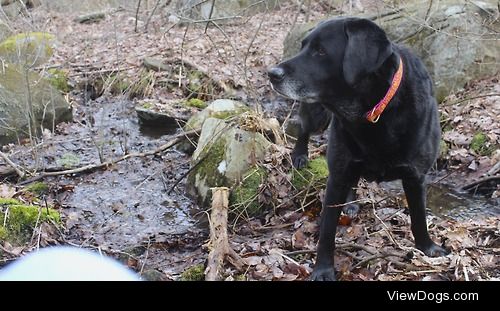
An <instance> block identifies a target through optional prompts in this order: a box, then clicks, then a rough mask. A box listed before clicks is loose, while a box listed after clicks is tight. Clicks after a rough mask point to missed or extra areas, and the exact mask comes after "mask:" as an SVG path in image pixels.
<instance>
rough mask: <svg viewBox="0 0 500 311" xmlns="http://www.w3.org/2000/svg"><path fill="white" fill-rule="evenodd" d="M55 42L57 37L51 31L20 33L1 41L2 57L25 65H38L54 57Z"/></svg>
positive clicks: (4, 59)
mask: <svg viewBox="0 0 500 311" xmlns="http://www.w3.org/2000/svg"><path fill="white" fill-rule="evenodd" d="M54 43H55V37H54V35H52V34H49V33H45V32H28V33H20V34H17V35H14V36H10V37H8V38H7V39H5V40H4V41H3V42H1V43H0V59H2V60H3V61H5V62H7V63H14V64H19V65H22V66H23V67H37V66H40V65H42V64H44V63H46V62H47V61H48V60H49V58H51V57H52V54H53V52H54V51H53V46H54Z"/></svg>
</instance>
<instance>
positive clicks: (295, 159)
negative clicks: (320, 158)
mask: <svg viewBox="0 0 500 311" xmlns="http://www.w3.org/2000/svg"><path fill="white" fill-rule="evenodd" d="M307 162H309V159H308V158H307V154H293V153H292V164H293V167H295V168H296V169H301V168H303V167H306V166H307Z"/></svg>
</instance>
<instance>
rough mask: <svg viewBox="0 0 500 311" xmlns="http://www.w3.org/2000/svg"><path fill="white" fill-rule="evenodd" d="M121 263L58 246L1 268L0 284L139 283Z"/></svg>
mask: <svg viewBox="0 0 500 311" xmlns="http://www.w3.org/2000/svg"><path fill="white" fill-rule="evenodd" d="M139 280H140V278H139V277H138V275H137V274H135V273H134V272H132V271H131V270H129V269H128V268H126V267H125V266H123V265H122V264H121V263H119V262H118V261H116V260H114V259H111V258H109V257H106V256H104V255H99V254H98V253H95V252H91V251H89V250H85V249H81V248H77V247H68V246H57V247H47V248H43V249H40V250H38V251H36V252H32V253H30V254H28V255H26V256H24V257H21V258H19V259H17V260H16V261H15V262H13V263H11V264H9V265H7V266H6V267H4V268H2V269H0V281H139Z"/></svg>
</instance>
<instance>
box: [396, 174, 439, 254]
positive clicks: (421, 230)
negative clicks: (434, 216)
mask: <svg viewBox="0 0 500 311" xmlns="http://www.w3.org/2000/svg"><path fill="white" fill-rule="evenodd" d="M403 189H404V191H405V195H406V199H407V201H408V207H409V209H410V217H411V231H412V233H413V237H414V238H415V246H416V247H417V248H418V249H419V250H421V251H423V252H424V253H425V254H426V255H427V256H431V257H438V256H444V255H446V254H448V251H447V250H445V249H444V248H442V247H440V246H438V245H437V244H436V243H434V242H433V241H432V239H431V237H430V236H429V232H428V231H427V221H426V217H425V201H426V191H425V189H426V187H425V183H424V177H421V178H404V179H403Z"/></svg>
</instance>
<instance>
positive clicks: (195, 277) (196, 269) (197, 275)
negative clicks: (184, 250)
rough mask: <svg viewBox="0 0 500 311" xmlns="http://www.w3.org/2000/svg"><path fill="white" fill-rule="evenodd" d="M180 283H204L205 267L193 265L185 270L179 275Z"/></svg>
mask: <svg viewBox="0 0 500 311" xmlns="http://www.w3.org/2000/svg"><path fill="white" fill-rule="evenodd" d="M180 280H181V281H204V280H205V267H204V266H203V265H201V264H200V265H195V266H192V267H189V268H187V269H186V270H184V272H182V274H181V278H180Z"/></svg>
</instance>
